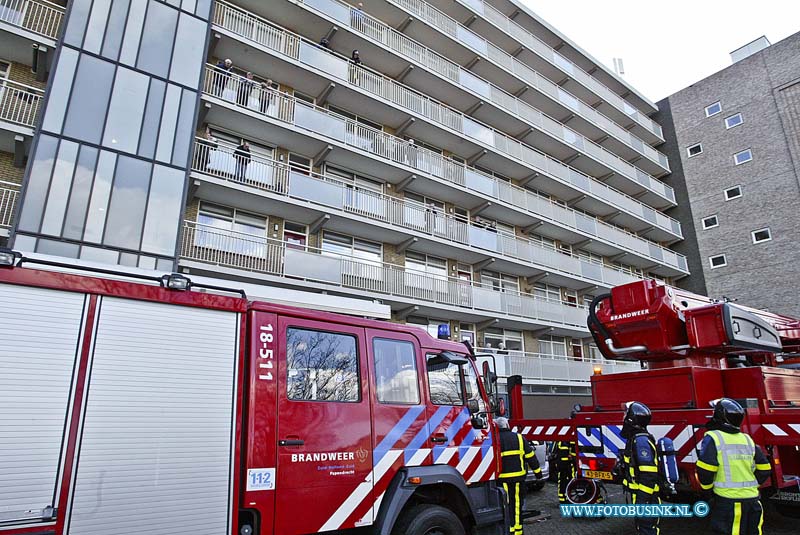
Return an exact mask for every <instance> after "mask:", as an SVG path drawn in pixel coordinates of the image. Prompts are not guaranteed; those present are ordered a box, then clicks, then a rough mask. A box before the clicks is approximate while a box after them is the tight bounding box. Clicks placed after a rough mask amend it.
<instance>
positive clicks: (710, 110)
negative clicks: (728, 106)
mask: <svg viewBox="0 0 800 535" xmlns="http://www.w3.org/2000/svg"><path fill="white" fill-rule="evenodd" d="M721 111H722V104H720V103H719V101H717V102H715V103H714V104H709V105H708V106H706V117H713V116H714V115H716V114H718V113H719V112H721Z"/></svg>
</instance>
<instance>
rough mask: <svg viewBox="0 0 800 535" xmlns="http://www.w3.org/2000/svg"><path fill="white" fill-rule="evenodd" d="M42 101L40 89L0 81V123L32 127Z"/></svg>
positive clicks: (42, 95)
mask: <svg viewBox="0 0 800 535" xmlns="http://www.w3.org/2000/svg"><path fill="white" fill-rule="evenodd" d="M1 9H2V8H1V7H0V10H1ZM42 99H44V92H43V91H42V90H41V89H37V88H35V87H31V86H29V85H25V84H21V83H19V82H15V81H13V80H2V81H0V121H8V122H10V123H15V124H20V125H23V126H30V127H33V126H34V125H35V124H36V117H37V115H38V113H39V108H40V106H41V102H42Z"/></svg>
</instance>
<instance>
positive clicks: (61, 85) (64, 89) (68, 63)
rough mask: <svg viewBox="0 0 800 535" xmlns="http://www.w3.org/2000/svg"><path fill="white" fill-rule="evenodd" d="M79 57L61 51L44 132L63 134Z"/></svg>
mask: <svg viewBox="0 0 800 535" xmlns="http://www.w3.org/2000/svg"><path fill="white" fill-rule="evenodd" d="M73 9H74V8H73ZM70 20H71V18H70ZM78 56H79V55H78V53H77V52H75V51H74V50H72V49H71V48H67V47H63V48H62V49H61V54H60V55H59V57H58V67H57V68H56V73H55V77H54V78H53V85H52V87H51V88H50V97H49V99H48V102H47V112H46V113H45V114H44V120H43V121H42V130H47V131H48V132H58V133H60V132H61V126H62V125H63V124H64V113H65V112H66V109H67V102H68V101H69V91H70V89H71V88H72V80H73V79H74V78H75V67H76V66H77V65H78Z"/></svg>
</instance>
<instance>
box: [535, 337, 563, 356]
mask: <svg viewBox="0 0 800 535" xmlns="http://www.w3.org/2000/svg"><path fill="white" fill-rule="evenodd" d="M539 353H541V354H542V355H555V356H559V357H566V356H567V341H566V339H565V338H562V337H561V336H542V337H541V338H539Z"/></svg>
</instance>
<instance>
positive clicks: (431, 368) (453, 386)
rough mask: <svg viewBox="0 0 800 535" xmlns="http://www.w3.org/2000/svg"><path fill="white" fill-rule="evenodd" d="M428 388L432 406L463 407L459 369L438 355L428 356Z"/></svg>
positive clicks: (462, 390)
mask: <svg viewBox="0 0 800 535" xmlns="http://www.w3.org/2000/svg"><path fill="white" fill-rule="evenodd" d="M427 368H428V388H429V390H430V393H431V403H433V404H434V405H463V404H464V389H463V387H462V385H461V369H460V368H461V367H460V366H456V365H455V364H453V363H452V362H448V361H447V360H445V359H444V358H442V357H441V356H439V355H428V358H427Z"/></svg>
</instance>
